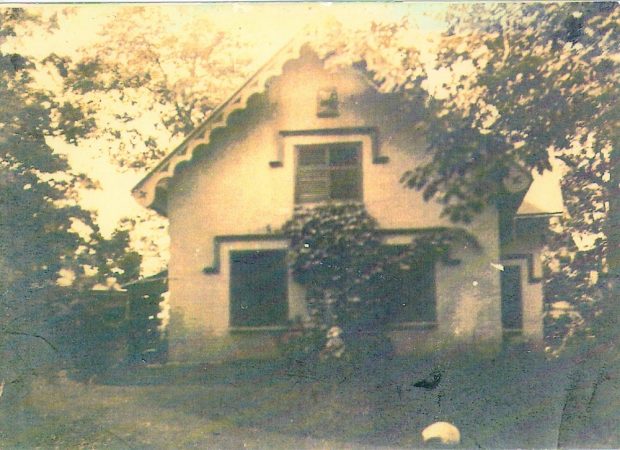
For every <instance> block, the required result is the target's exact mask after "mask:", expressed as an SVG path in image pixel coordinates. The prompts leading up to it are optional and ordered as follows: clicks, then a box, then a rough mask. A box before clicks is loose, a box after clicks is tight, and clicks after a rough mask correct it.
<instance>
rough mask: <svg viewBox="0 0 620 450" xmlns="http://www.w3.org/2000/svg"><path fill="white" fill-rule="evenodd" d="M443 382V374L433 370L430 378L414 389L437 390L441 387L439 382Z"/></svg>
mask: <svg viewBox="0 0 620 450" xmlns="http://www.w3.org/2000/svg"><path fill="white" fill-rule="evenodd" d="M440 381H441V372H440V371H439V370H433V371H432V372H431V373H430V375H429V377H427V378H425V379H423V380H420V381H418V382H416V383H414V384H413V386H414V387H419V388H424V389H429V390H430V389H435V388H436V387H437V386H439V382H440Z"/></svg>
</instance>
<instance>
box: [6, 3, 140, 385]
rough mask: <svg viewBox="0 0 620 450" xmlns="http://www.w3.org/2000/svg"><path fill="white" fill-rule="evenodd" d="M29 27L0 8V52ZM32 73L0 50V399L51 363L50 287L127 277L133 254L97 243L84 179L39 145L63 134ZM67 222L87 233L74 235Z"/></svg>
mask: <svg viewBox="0 0 620 450" xmlns="http://www.w3.org/2000/svg"><path fill="white" fill-rule="evenodd" d="M37 21H38V18H37V17H36V16H32V15H30V14H28V13H26V12H25V11H24V10H22V9H17V8H8V9H6V8H4V9H0V44H1V43H2V41H3V40H5V39H11V37H13V36H15V35H16V33H17V32H19V30H21V29H23V28H24V27H26V26H29V25H32V24H34V25H36V26H40V23H38V22H37ZM35 68H36V64H35V62H34V61H32V60H30V59H28V58H26V57H24V56H23V55H21V54H19V53H5V52H3V51H2V50H1V49H0V98H2V101H1V102H0V317H1V319H0V349H1V351H2V355H3V360H4V363H3V364H2V370H1V371H0V380H3V381H4V382H5V383H6V385H7V389H6V390H5V394H7V395H9V393H10V392H19V391H20V390H21V391H27V387H28V382H27V380H28V377H29V375H31V373H32V371H33V370H36V369H37V367H39V366H41V365H43V364H47V363H50V359H56V358H57V354H56V350H57V349H56V347H55V345H54V343H53V342H52V341H51V339H50V334H51V330H50V324H51V323H53V318H54V317H55V316H56V314H57V313H58V312H59V311H61V310H63V309H66V308H67V298H66V296H64V295H62V293H61V292H60V290H59V288H58V286H59V283H62V282H63V281H65V282H66V284H71V283H72V282H73V280H74V279H76V278H78V279H79V280H78V282H77V283H76V286H77V285H79V286H83V287H90V286H92V285H93V284H94V283H95V282H96V280H91V281H90V282H88V281H87V280H85V279H84V277H81V276H80V274H83V273H84V264H85V263H86V262H87V261H89V262H90V263H92V264H93V270H96V271H98V273H100V276H106V275H108V276H109V275H110V274H112V273H115V274H117V275H116V276H117V277H119V275H118V274H123V273H126V274H127V275H129V274H131V275H132V276H133V275H135V269H136V266H139V258H137V255H132V254H127V253H126V252H125V251H126V247H127V238H126V234H125V233H124V232H122V231H120V232H119V233H118V234H117V235H116V236H115V237H113V238H112V239H111V240H107V239H104V238H103V237H101V236H100V235H98V234H97V233H95V231H96V230H97V227H96V225H95V223H94V221H93V217H92V214H91V213H90V212H88V211H85V210H83V209H82V208H80V207H79V206H78V204H77V198H76V196H75V188H76V186H77V185H79V184H80V183H87V182H88V178H87V177H86V176H85V175H83V174H76V173H73V172H72V171H71V169H70V167H69V166H68V164H67V161H66V160H65V159H64V158H62V157H61V156H59V155H58V154H55V153H54V152H53V150H52V148H51V147H50V146H49V145H48V144H47V141H46V138H47V137H49V136H52V135H54V134H58V133H64V131H65V130H64V129H63V124H62V123H57V122H55V121H54V119H53V111H54V108H55V101H54V98H53V97H52V96H51V94H50V93H49V92H46V91H44V90H42V89H39V88H37V86H36V84H35V83H34V81H33V71H34V70H35ZM76 223H80V224H83V225H84V226H86V228H87V229H89V230H90V231H91V232H90V233H86V234H84V233H80V232H78V231H76V229H75V225H76ZM121 255H122V256H121ZM97 258H98V259H97ZM66 275H67V276H68V278H67V280H63V278H65V276H66ZM21 388H23V389H21ZM9 397H10V395H9Z"/></svg>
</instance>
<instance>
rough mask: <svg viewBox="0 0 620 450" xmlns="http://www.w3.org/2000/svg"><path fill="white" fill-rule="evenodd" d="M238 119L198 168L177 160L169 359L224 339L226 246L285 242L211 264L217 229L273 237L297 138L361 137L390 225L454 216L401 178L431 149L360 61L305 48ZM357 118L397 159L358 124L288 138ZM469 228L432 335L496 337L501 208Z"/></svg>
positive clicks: (287, 201) (368, 197)
mask: <svg viewBox="0 0 620 450" xmlns="http://www.w3.org/2000/svg"><path fill="white" fill-rule="evenodd" d="M332 86H335V87H336V88H337V90H338V97H339V104H340V115H339V117H335V118H318V117H317V115H316V104H317V99H316V97H317V91H318V90H319V89H320V88H326V87H332ZM231 118H232V122H234V123H232V124H230V121H229V126H228V128H226V129H225V130H216V131H215V132H213V134H212V139H211V143H210V144H209V147H208V148H207V149H206V151H205V152H203V154H202V155H197V156H195V157H194V161H193V162H192V164H191V165H187V166H186V167H184V168H182V169H178V170H177V174H176V176H175V177H174V179H173V180H172V181H171V183H170V187H169V196H168V215H169V219H170V237H171V259H170V264H169V288H170V303H171V307H172V315H173V317H172V322H171V333H170V351H171V358H172V359H173V360H175V359H176V360H191V359H197V360H200V359H201V358H203V359H204V358H205V356H204V355H206V354H207V353H212V350H213V346H214V344H213V342H214V341H213V339H212V338H218V337H223V336H227V332H228V299H229V286H228V259H227V252H228V251H229V250H230V248H232V247H235V248H243V249H255V248H256V249H257V248H282V247H283V246H285V243H283V242H275V241H259V240H256V241H247V242H240V243H235V244H231V243H226V244H222V246H221V250H222V251H221V252H220V263H221V264H220V266H221V270H220V271H219V273H215V274H204V273H203V269H204V268H205V267H207V266H212V265H213V264H214V262H215V259H214V238H215V237H216V236H222V235H250V234H252V235H253V234H266V233H267V227H270V229H271V230H273V231H277V230H278V228H279V227H280V226H281V225H282V224H284V222H286V220H288V219H289V218H290V217H291V215H292V212H293V206H294V185H295V183H294V180H295V164H294V157H293V149H294V145H296V144H299V143H321V142H342V141H347V140H350V141H361V142H363V175H362V177H363V197H364V202H365V204H366V207H367V209H368V211H369V213H370V214H371V215H372V216H374V217H375V218H376V219H377V220H378V222H379V224H380V226H381V227H382V228H428V227H437V226H450V225H451V224H450V223H449V221H447V220H445V219H441V218H440V217H439V215H440V211H441V207H440V205H437V204H434V203H427V202H424V200H423V199H422V196H421V193H419V192H416V191H414V190H410V189H405V188H404V187H403V186H402V184H400V183H399V179H400V177H401V175H402V174H403V172H404V170H406V169H410V168H414V167H415V166H416V164H417V163H419V161H421V160H422V158H423V157H424V141H423V138H422V132H421V131H417V130H416V129H415V128H414V126H413V124H412V115H411V114H409V115H408V114H405V113H403V112H400V111H399V109H398V104H397V103H395V101H394V100H390V99H389V97H388V96H385V95H380V94H378V93H376V92H375V91H374V90H373V89H372V88H371V87H370V86H369V85H368V83H367V82H366V81H365V79H364V78H363V76H361V75H359V74H358V73H357V72H355V71H354V70H353V69H351V70H344V71H340V72H336V73H330V72H328V71H325V70H323V69H322V65H321V62H320V61H319V60H318V59H316V58H315V57H313V56H312V55H307V54H306V55H305V56H304V57H303V58H301V59H299V60H296V61H292V62H289V63H288V64H287V65H286V66H285V68H284V73H283V75H282V76H281V77H278V78H276V79H274V80H272V83H271V85H270V86H269V89H268V91H267V95H260V96H259V95H257V96H254V97H253V98H252V99H251V101H250V102H249V107H248V108H247V110H245V111H243V112H237V113H234V114H233V115H232V116H231ZM360 127H361V128H363V127H377V128H378V133H379V134H378V142H379V146H380V154H381V155H384V156H387V157H389V162H387V163H386V164H375V163H373V160H372V155H371V143H372V139H371V137H370V136H369V135H368V134H365V133H362V132H355V131H354V130H353V131H351V133H349V134H346V135H342V136H286V137H282V136H281V135H280V132H281V131H300V130H312V129H335V128H360ZM274 160H279V161H280V162H281V163H282V165H281V167H271V166H270V164H269V162H270V161H274ZM470 230H471V231H472V232H473V233H474V234H475V235H477V236H478V239H479V241H480V243H481V245H482V246H483V249H482V251H481V252H475V251H473V250H472V249H463V250H462V251H461V252H460V253H461V255H460V256H461V257H462V258H463V262H462V264H461V265H459V266H456V267H445V266H442V265H441V263H439V264H438V267H437V307H438V322H439V325H438V330H437V332H436V333H435V334H438V335H441V336H443V337H448V336H452V337H455V338H457V339H465V340H468V341H469V340H473V339H481V338H484V339H487V340H489V341H498V340H499V339H500V338H501V320H500V309H499V308H500V305H499V301H500V294H499V290H500V287H499V286H500V285H499V274H498V271H497V270H495V269H493V268H492V267H491V263H498V262H499V243H498V241H499V239H498V226H497V214H496V212H495V210H488V211H487V212H486V213H484V214H483V215H481V216H480V218H478V220H477V222H476V223H475V224H473V225H472V226H471V227H470ZM289 281H290V280H289ZM289 295H291V297H292V300H291V301H292V303H291V304H290V305H289V310H290V311H291V316H293V315H301V316H303V315H304V308H303V304H302V303H303V302H302V301H301V300H300V299H302V298H303V292H302V291H301V290H300V288H299V287H298V286H295V285H294V284H293V283H289ZM401 334H402V333H401ZM443 337H442V339H443ZM227 339H229V344H230V345H229V346H228V347H226V348H227V350H224V352H229V351H233V353H234V349H235V348H237V347H236V346H237V343H236V342H237V341H236V340H235V339H234V338H232V337H230V336H229V337H228V338H227ZM397 340H398V345H397V347H401V350H402V351H407V350H408V349H411V348H413V346H414V343H413V341H412V340H410V339H408V337H407V336H402V335H401V336H400V337H399V338H398V339H397ZM256 342H261V341H260V339H257V340H256ZM218 348H219V347H218ZM231 348H233V350H230V349H231Z"/></svg>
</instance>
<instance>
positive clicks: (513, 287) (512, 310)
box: [501, 266, 523, 331]
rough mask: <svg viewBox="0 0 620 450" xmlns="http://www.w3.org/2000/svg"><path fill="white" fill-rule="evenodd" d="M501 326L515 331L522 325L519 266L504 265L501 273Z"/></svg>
mask: <svg viewBox="0 0 620 450" xmlns="http://www.w3.org/2000/svg"><path fill="white" fill-rule="evenodd" d="M501 287H502V327H503V328H504V330H510V331H517V330H519V331H520V330H521V328H522V327H523V301H522V293H521V267H520V266H504V270H503V271H502V273H501Z"/></svg>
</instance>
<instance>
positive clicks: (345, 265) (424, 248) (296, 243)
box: [282, 202, 478, 343]
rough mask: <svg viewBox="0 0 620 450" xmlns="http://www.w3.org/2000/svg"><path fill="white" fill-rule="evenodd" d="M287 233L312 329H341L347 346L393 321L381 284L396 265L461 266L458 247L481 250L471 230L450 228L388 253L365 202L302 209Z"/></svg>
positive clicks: (330, 331)
mask: <svg viewBox="0 0 620 450" xmlns="http://www.w3.org/2000/svg"><path fill="white" fill-rule="evenodd" d="M282 231H283V232H284V234H285V235H286V236H287V237H288V238H289V239H290V247H289V265H290V267H291V271H292V274H293V277H294V279H295V281H297V282H298V283H300V284H301V285H302V286H304V287H305V289H306V302H307V305H308V308H309V313H310V316H311V318H312V325H313V327H312V329H313V330H314V332H319V333H322V334H323V335H325V336H327V335H328V334H330V335H334V328H336V329H338V330H341V332H342V336H343V339H344V342H345V343H346V342H347V340H349V342H350V341H351V339H352V338H353V336H360V335H363V334H364V331H369V330H373V331H375V332H377V331H379V332H381V331H382V330H384V328H385V325H386V324H387V323H389V320H390V318H389V305H388V304H387V298H386V296H385V295H384V293H383V292H381V289H380V286H381V285H382V283H381V281H382V280H383V277H384V274H385V272H386V270H388V269H389V268H390V266H396V265H398V266H400V267H404V268H407V267H414V266H415V264H416V262H419V261H421V260H427V261H428V259H429V258H431V259H433V260H435V261H440V262H442V263H444V264H457V263H458V262H459V261H458V260H457V259H455V258H453V256H452V255H453V249H454V248H455V246H456V245H468V246H469V247H470V248H477V247H478V243H477V242H476V240H475V238H474V237H473V236H472V235H471V234H469V233H468V232H467V231H465V230H463V229H460V228H449V229H448V228H446V229H433V230H429V231H422V232H420V234H419V237H418V235H417V234H415V235H414V236H415V237H414V238H413V239H412V242H411V244H410V245H408V246H407V247H406V249H405V250H404V251H400V252H397V253H394V252H389V253H388V252H386V251H385V247H384V245H383V243H382V239H381V235H382V232H381V230H380V229H379V228H378V223H377V221H376V220H375V219H374V218H373V217H372V216H371V215H370V214H369V213H368V212H367V211H366V209H365V208H364V205H363V204H362V203H359V202H345V203H340V202H338V203H325V204H320V205H317V206H313V207H303V206H300V207H297V208H296V209H295V211H294V214H293V217H292V218H291V219H290V220H289V221H288V222H287V223H286V224H285V225H284V226H283V229H282ZM338 335H340V332H338ZM327 342H329V340H328V341H327Z"/></svg>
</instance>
